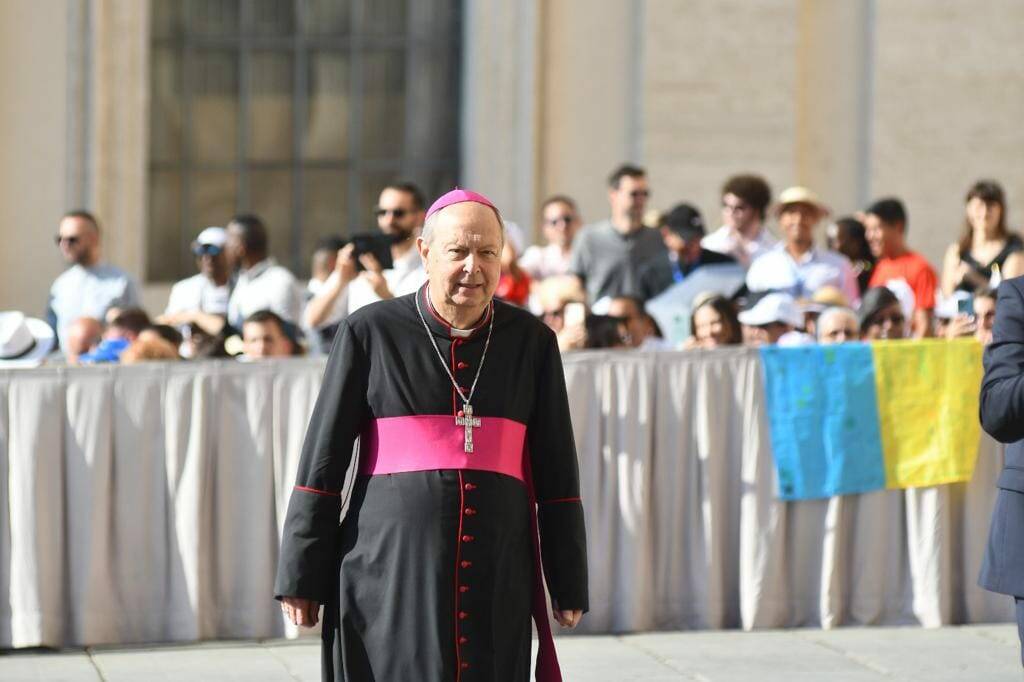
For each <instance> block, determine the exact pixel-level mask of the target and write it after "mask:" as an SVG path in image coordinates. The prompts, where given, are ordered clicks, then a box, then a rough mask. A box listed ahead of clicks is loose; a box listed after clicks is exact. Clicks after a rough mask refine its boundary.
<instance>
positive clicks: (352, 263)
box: [334, 244, 359, 284]
mask: <svg viewBox="0 0 1024 682" xmlns="http://www.w3.org/2000/svg"><path fill="white" fill-rule="evenodd" d="M355 252H356V245H355V244H347V245H345V246H344V247H342V248H340V249H338V256H337V260H335V261H334V271H335V272H337V273H338V277H340V278H341V281H342V282H343V283H345V284H348V283H349V282H351V281H352V280H354V279H355V278H356V275H358V274H359V271H358V270H357V269H356V256H355Z"/></svg>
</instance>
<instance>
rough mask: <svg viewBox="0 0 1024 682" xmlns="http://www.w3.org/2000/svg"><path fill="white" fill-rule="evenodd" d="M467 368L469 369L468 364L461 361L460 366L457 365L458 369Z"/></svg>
mask: <svg viewBox="0 0 1024 682" xmlns="http://www.w3.org/2000/svg"><path fill="white" fill-rule="evenodd" d="M467 367H469V365H468V364H466V363H465V362H462V361H461V360H460V361H459V364H458V365H456V368H457V369H466V368H467Z"/></svg>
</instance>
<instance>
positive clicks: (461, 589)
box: [459, 585, 469, 594]
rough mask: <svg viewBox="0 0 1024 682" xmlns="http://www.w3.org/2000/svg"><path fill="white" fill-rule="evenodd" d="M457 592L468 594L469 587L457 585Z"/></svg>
mask: <svg viewBox="0 0 1024 682" xmlns="http://www.w3.org/2000/svg"><path fill="white" fill-rule="evenodd" d="M459 592H461V593H462V594H466V593H467V592H469V586H467V585H459Z"/></svg>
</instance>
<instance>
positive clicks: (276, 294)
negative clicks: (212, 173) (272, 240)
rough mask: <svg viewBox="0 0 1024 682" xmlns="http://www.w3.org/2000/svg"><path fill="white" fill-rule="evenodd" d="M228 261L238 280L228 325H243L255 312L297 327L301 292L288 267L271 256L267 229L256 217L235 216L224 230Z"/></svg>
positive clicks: (230, 302)
mask: <svg viewBox="0 0 1024 682" xmlns="http://www.w3.org/2000/svg"><path fill="white" fill-rule="evenodd" d="M226 251H227V255H228V262H229V263H230V264H231V266H232V267H234V268H237V269H238V280H237V281H236V282H235V288H234V290H233V291H232V292H231V298H230V299H229V301H228V324H230V325H231V326H232V327H234V328H235V329H241V328H242V322H244V321H245V318H247V317H249V316H250V315H252V314H253V313H255V312H256V311H258V310H270V311H273V312H275V313H277V314H278V315H279V316H280V317H281V319H283V320H285V321H287V322H291V323H292V324H297V323H298V321H299V317H300V316H301V314H302V291H301V289H300V288H299V285H298V282H297V281H296V280H295V275H293V274H292V273H291V272H290V271H289V270H288V269H287V268H285V267H282V266H280V265H278V264H277V261H276V260H274V259H273V258H271V257H270V245H269V239H268V237H267V228H266V226H265V225H264V224H263V221H262V220H260V219H259V218H258V217H257V216H255V215H251V214H247V215H237V216H235V217H234V218H232V219H231V222H230V223H228V227H227V242H226Z"/></svg>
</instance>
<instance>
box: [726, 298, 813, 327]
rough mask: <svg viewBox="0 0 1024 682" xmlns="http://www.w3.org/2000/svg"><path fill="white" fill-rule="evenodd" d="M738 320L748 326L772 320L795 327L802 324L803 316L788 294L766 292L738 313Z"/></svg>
mask: <svg viewBox="0 0 1024 682" xmlns="http://www.w3.org/2000/svg"><path fill="white" fill-rule="evenodd" d="M739 320H740V324H745V325H747V326H748V327H762V326H764V325H766V324H771V323H772V322H781V323H782V324H788V325H789V326H791V327H796V328H797V329H800V328H801V327H803V326H804V316H803V314H801V312H800V309H799V308H797V305H796V301H794V300H793V297H792V296H790V295H789V294H777V293H776V294H768V295H767V296H765V297H764V298H762V299H761V300H760V301H758V302H757V303H756V304H755V305H754V307H753V308H751V309H750V310H744V311H743V312H742V313H740V314H739Z"/></svg>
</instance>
